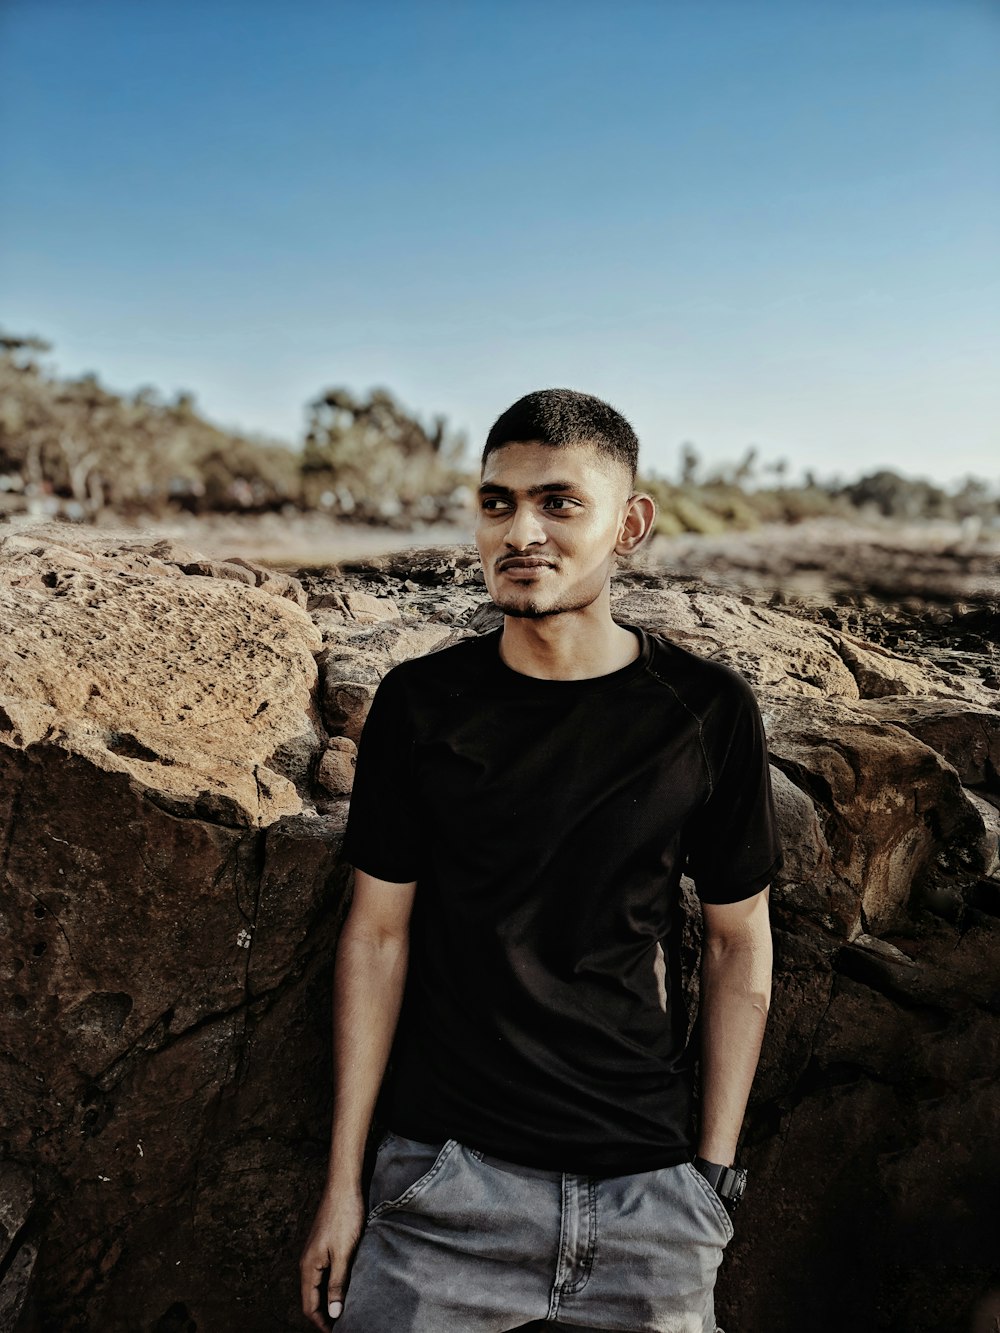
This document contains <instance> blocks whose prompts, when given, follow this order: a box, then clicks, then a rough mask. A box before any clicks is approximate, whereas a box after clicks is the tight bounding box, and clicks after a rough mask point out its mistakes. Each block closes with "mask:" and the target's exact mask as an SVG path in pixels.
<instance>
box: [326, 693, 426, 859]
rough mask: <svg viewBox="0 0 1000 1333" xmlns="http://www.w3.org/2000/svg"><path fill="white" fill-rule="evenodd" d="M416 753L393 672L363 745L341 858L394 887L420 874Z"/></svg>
mask: <svg viewBox="0 0 1000 1333" xmlns="http://www.w3.org/2000/svg"><path fill="white" fill-rule="evenodd" d="M413 748H414V735H413V725H412V721H411V719H410V716H409V710H408V708H407V702H406V691H405V688H404V686H403V683H402V681H401V679H400V677H399V676H398V675H397V674H396V671H395V670H393V671H389V672H388V673H387V674H386V676H385V677H384V678H383V680H382V681H381V683H380V684H379V686H378V689H377V690H376V691H375V696H374V698H373V699H372V703H371V707H370V708H369V710H368V716H367V718H366V719H365V724H364V727H363V728H362V731H361V737H360V739H359V741H358V758H357V766H356V768H355V771H354V788H353V790H352V793H351V804H350V808H349V810H348V815H347V828H346V829H345V831H344V842H343V846H342V849H341V854H342V856H343V858H344V860H345V861H348V862H349V863H350V864H351V865H352V866H354V867H356V868H357V869H358V870H364V871H366V872H367V873H368V874H369V875H374V876H375V878H376V879H385V880H389V881H391V882H392V883H394V884H410V883H412V882H413V881H414V880H415V879H417V877H418V871H419V860H420V858H419V849H420V837H419V825H420V822H421V821H420V819H419V813H418V809H417V802H416V796H415V789H414V784H413V780H412V772H413Z"/></svg>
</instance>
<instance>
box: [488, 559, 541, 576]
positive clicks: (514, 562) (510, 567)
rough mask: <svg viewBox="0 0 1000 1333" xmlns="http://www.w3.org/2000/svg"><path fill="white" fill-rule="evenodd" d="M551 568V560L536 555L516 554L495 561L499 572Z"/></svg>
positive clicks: (506, 572) (514, 572) (521, 571)
mask: <svg viewBox="0 0 1000 1333" xmlns="http://www.w3.org/2000/svg"><path fill="white" fill-rule="evenodd" d="M551 568H552V561H551V560H541V559H539V557H538V556H518V557H516V558H514V559H508V560H500V561H498V562H497V569H498V570H499V571H500V573H501V574H519V573H524V574H526V573H530V571H531V570H534V569H551Z"/></svg>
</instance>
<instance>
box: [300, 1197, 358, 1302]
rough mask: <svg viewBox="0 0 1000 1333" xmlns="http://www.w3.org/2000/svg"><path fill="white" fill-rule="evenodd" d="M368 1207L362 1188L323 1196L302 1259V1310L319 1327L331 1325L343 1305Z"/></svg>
mask: <svg viewBox="0 0 1000 1333" xmlns="http://www.w3.org/2000/svg"><path fill="white" fill-rule="evenodd" d="M364 1221H365V1211H364V1203H363V1201H362V1198H361V1192H360V1190H359V1191H348V1192H346V1193H339V1194H335V1195H333V1196H324V1199H323V1202H322V1203H321V1204H320V1206H319V1209H318V1210H317V1213H316V1217H315V1219H314V1221H313V1225H312V1231H311V1232H310V1233H309V1239H308V1240H307V1241H306V1247H305V1249H304V1250H303V1251H302V1258H301V1259H300V1260H299V1271H300V1272H301V1274H302V1313H303V1314H304V1315H305V1317H306V1318H307V1319H308V1320H309V1322H310V1323H312V1324H315V1325H316V1327H317V1328H322V1329H328V1328H329V1327H330V1322H329V1320H328V1319H327V1318H326V1317H325V1316H326V1314H329V1316H330V1319H338V1318H339V1317H340V1314H341V1312H342V1311H343V1308H344V1292H345V1290H346V1288H347V1273H348V1270H349V1268H350V1266H351V1260H352V1259H353V1258H354V1251H355V1250H356V1249H357V1246H358V1241H359V1240H360V1238H361V1229H362V1227H363V1226H364Z"/></svg>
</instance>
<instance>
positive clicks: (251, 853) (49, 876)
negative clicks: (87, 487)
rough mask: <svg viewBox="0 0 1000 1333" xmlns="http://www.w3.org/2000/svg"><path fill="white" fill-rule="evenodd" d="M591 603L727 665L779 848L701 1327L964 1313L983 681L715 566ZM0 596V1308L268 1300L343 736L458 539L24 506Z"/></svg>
mask: <svg viewBox="0 0 1000 1333" xmlns="http://www.w3.org/2000/svg"><path fill="white" fill-rule="evenodd" d="M615 597H616V615H617V616H618V618H619V619H621V620H623V621H630V622H632V623H641V624H643V625H645V626H647V627H649V628H651V629H654V630H657V631H661V632H663V633H665V634H667V635H668V636H669V637H671V638H673V639H674V640H675V641H677V642H680V643H683V644H685V645H686V646H689V647H692V648H693V649H695V650H696V651H699V652H702V653H705V654H707V655H710V656H715V657H717V658H719V659H720V660H724V661H727V662H729V663H731V664H733V665H735V666H737V667H738V668H739V669H740V670H742V671H743V672H744V673H745V674H746V675H747V676H748V678H749V679H750V680H751V682H752V683H753V684H754V686H755V687H756V689H757V692H758V696H759V698H760V700H761V704H762V708H763V712H764V715H765V721H766V725H767V728H768V733H769V739H770V744H771V752H772V761H773V778H774V787H775V796H776V801H777V807H778V812H779V818H780V822H781V826H782V832H783V837H784V841H785V846H786V853H787V862H786V866H785V869H784V871H783V873H782V876H781V879H780V880H779V882H778V883H777V884H776V885H775V887H774V905H775V935H776V957H777V972H776V983H775V997H774V1004H773V1009H772V1017H771V1022H770V1025H769V1030H768V1037H767V1043H766V1048H765V1052H764V1057H763V1059H762V1064H761V1069H760V1073H759V1076H758V1080H757V1084H756V1087H755V1093H754V1101H753V1106H752V1109H751V1112H750V1115H749V1117H748V1124H747V1133H746V1155H747V1158H748V1161H749V1164H750V1166H751V1169H752V1175H753V1180H754V1187H753V1189H752V1190H751V1192H750V1194H749V1196H748V1199H747V1202H746V1203H745V1205H744V1209H743V1211H742V1212H741V1213H740V1214H739V1215H738V1217H737V1236H736V1239H735V1240H734V1242H733V1244H732V1246H731V1249H730V1256H729V1261H728V1263H727V1265H726V1266H725V1269H724V1276H723V1279H722V1281H721V1284H720V1295H719V1305H720V1319H721V1322H722V1323H723V1324H724V1325H725V1326H727V1327H730V1326H731V1327H734V1328H741V1329H743V1330H744V1333H754V1331H755V1330H764V1329H767V1330H768V1331H769V1333H782V1331H783V1330H789V1331H790V1330H792V1329H798V1328H800V1327H803V1326H806V1327H809V1328H811V1329H814V1330H830V1331H831V1333H833V1331H834V1330H836V1331H837V1333H841V1330H843V1329H847V1328H850V1329H855V1330H866V1329H873V1330H874V1329H889V1330H898V1331H899V1333H903V1331H904V1330H905V1333H931V1330H934V1333H937V1330H940V1329H942V1328H946V1327H947V1328H962V1327H965V1326H967V1321H968V1319H969V1318H971V1310H972V1303H973V1302H974V1300H975V1299H976V1298H977V1295H978V1293H979V1292H980V1291H981V1290H983V1289H984V1288H985V1286H986V1284H987V1282H988V1279H989V1276H990V1273H991V1271H992V1266H993V1265H994V1264H995V1262H996V1252H997V1251H996V1247H995V1241H996V1228H995V1223H994V1221H993V1214H994V1212H995V1209H993V1207H992V1199H993V1198H994V1197H995V1194H996V1190H997V1187H998V1185H1000V1162H998V1160H997V1157H998V1154H997V1150H996V1149H995V1147H994V1144H993V1140H994V1137H995V1134H994V1129H995V1113H996V1104H997V1102H996V1095H997V1084H996V1079H997V1074H996V1071H997V1067H998V1060H997V1056H998V1054H1000V1051H998V1046H1000V989H998V983H997V980H996V978H997V977H998V975H1000V970H998V963H1000V945H998V942H1000V927H998V922H997V915H998V913H1000V880H998V879H997V877H996V876H997V851H996V849H997V831H998V827H1000V816H998V813H997V807H998V805H1000V710H998V708H997V704H998V702H1000V699H998V695H997V693H996V691H992V690H990V689H989V688H987V687H986V686H985V685H983V684H982V683H981V682H980V681H978V680H976V679H974V678H971V677H968V676H965V675H961V674H956V673H951V672H949V671H948V670H947V669H945V668H944V667H942V666H941V665H939V664H938V665H935V664H932V663H927V662H922V661H921V660H920V659H919V658H918V657H915V656H914V655H913V654H909V655H907V656H906V657H905V658H903V657H897V656H895V655H894V654H893V653H892V652H891V651H888V650H887V649H885V648H884V647H881V646H879V645H873V644H869V643H866V642H865V641H864V640H863V639H862V638H860V637H859V636H858V635H857V634H854V633H849V632H847V631H844V630H841V629H838V628H836V627H834V626H831V625H828V624H824V623H821V622H819V623H818V622H815V621H813V620H806V619H800V618H798V617H796V616H794V615H792V614H789V613H787V612H785V611H782V610H780V609H776V608H774V607H771V606H768V605H767V604H766V602H764V601H758V600H756V599H754V598H753V597H752V596H750V595H749V594H747V595H744V596H743V597H741V596H739V595H732V594H726V593H722V592H719V591H712V590H709V589H706V588H705V587H704V586H702V585H699V584H695V583H693V582H690V581H688V582H683V581H679V580H678V581H672V580H666V579H664V577H663V576H662V575H661V574H658V573H657V572H656V571H655V570H652V569H646V570H635V571H631V572H626V573H624V574H623V575H622V577H621V578H620V579H619V581H618V584H617V587H616V594H615ZM0 614H2V616H3V625H4V630H5V633H4V636H3V638H2V640H0V830H2V843H0V858H2V862H0V863H2V866H3V880H2V883H0V894H2V897H0V971H2V975H3V979H4V991H3V993H4V995H5V997H6V999H5V1001H4V1011H3V1015H2V1018H0V1071H2V1072H0V1253H4V1254H5V1255H6V1257H5V1258H0V1329H4V1328H8V1329H14V1328H15V1327H16V1328H17V1329H18V1333H32V1331H39V1333H41V1331H44V1333H48V1331H49V1330H56V1329H58V1330H60V1331H62V1330H83V1329H101V1330H109V1331H111V1333H114V1331H115V1330H133V1329H135V1330H143V1331H144V1333H146V1331H148V1333H174V1331H175V1330H200V1331H201V1333H230V1330H233V1333H235V1330H236V1329H239V1330H241V1331H242V1333H255V1331H257V1330H259V1333H265V1330H274V1329H281V1328H287V1329H295V1328H300V1327H302V1326H303V1325H302V1323H301V1321H300V1318H299V1316H298V1315H297V1312H296V1311H297V1296H296V1271H295V1270H296V1263H297V1255H298V1251H299V1248H300V1246H301V1243H302V1241H303V1239H304V1235H305V1231H306V1229H307V1227H308V1222H309V1219H310V1217H311V1212H312V1208H313V1206H314V1202H315V1198H316V1194H317V1192H318V1189H319V1186H320V1183H321V1179H322V1172H323V1166H324V1160H325V1146H326V1144H325V1140H326V1134H327V1130H328V1116H329V1099H330V1067H329V1055H328V1049H329V998H328V997H329V981H330V972H331V961H332V951H333V946H334V943H335V939H336V933H337V929H338V926H339V923H340V920H341V919H342V914H343V910H344V897H345V888H346V885H345V877H344V874H343V872H342V868H341V867H340V865H339V862H338V848H339V838H340V833H341V831H342V828H343V822H344V817H345V814H346V809H347V798H348V796H349V792H350V785H351V778H352V772H353V760H354V754H355V746H356V742H357V739H358V736H359V735H360V730H361V726H362V725H363V721H364V716H365V713H366V711H367V707H368V704H369V702H370V699H371V696H372V694H373V692H374V689H375V688H376V686H377V684H378V681H379V680H380V679H381V676H382V675H383V674H384V672H385V671H386V670H387V669H388V668H389V667H390V666H391V665H392V664H393V663H395V662H397V661H401V660H403V659H404V658H406V657H409V656H412V655H414V654H416V653H423V652H427V651H431V650H433V649H434V648H436V647H440V646H443V645H444V644H446V643H448V642H449V641H452V640H453V639H454V638H456V637H459V636H462V635H465V634H469V633H475V632H478V631H480V630H482V629H485V628H487V627H488V626H489V625H490V624H492V623H495V620H496V613H495V611H494V609H493V608H492V607H491V606H490V605H489V603H488V602H486V601H485V598H484V592H483V589H482V586H481V582H480V580H479V577H478V575H477V571H476V562H475V559H474V555H473V553H472V552H471V551H470V550H468V549H466V548H452V549H449V550H445V551H435V552H425V553H421V552H406V553H402V554H399V555H395V556H391V557H385V558H381V559H375V560H371V561H369V562H367V563H364V564H361V565H358V566H348V565H344V566H342V567H341V568H340V569H339V570H303V571H300V572H299V576H298V578H291V577H289V576H288V575H281V574H276V573H274V572H273V571H269V570H266V569H264V568H262V567H258V566H255V565H254V564H253V563H252V562H248V561H219V560H214V561H209V560H206V559H205V558H203V557H201V556H200V555H199V554H198V553H197V552H193V551H190V550H186V549H182V548H180V547H178V546H177V545H176V544H173V543H170V542H167V541H158V542H155V541H149V540H144V539H143V538H141V537H134V538H130V539H128V540H124V539H122V538H121V537H111V536H104V537H99V536H96V535H94V534H84V533H81V532H78V531H76V530H73V529H70V528H68V527H67V526H66V525H54V526H51V527H48V528H40V529H37V530H32V531H29V532H22V533H20V534H19V535H18V536H16V537H8V538H6V539H4V540H2V541H0ZM696 938H697V932H696V931H693V932H692V941H691V946H690V947H691V948H692V950H693V949H695V948H696ZM846 1275H849V1280H848V1278H847V1276H846ZM984 1308H985V1307H984Z"/></svg>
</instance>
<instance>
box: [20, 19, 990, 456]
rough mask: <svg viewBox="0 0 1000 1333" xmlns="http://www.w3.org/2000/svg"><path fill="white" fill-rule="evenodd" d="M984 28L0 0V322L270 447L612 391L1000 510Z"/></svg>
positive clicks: (654, 445)
mask: <svg viewBox="0 0 1000 1333" xmlns="http://www.w3.org/2000/svg"><path fill="white" fill-rule="evenodd" d="M998 145H1000V3H998V0H729V2H726V0H461V2H460V0H450V2H444V0H409V2H408V3H391V2H390V0H363V2H359V3H346V2H345V0H327V2H326V3H320V2H319V0H316V2H315V3H309V2H307V0H272V2H271V3H262V2H261V0H86V2H84V0H72V3H65V2H60V0H0V191H2V200H0V321H2V324H3V326H4V327H5V328H6V329H7V330H9V331H13V332H17V333H25V332H34V333H37V334H40V335H42V336H44V337H46V338H48V339H49V340H50V341H52V342H53V343H54V344H55V348H54V352H53V355H52V360H53V361H54V363H55V365H56V366H58V368H59V369H60V370H62V371H64V372H67V373H72V374H78V373H81V372H83V371H85V370H95V371H97V372H98V373H99V374H100V376H101V378H102V379H103V380H104V381H105V382H106V383H108V384H110V385H111V386H112V387H113V388H116V389H123V390H129V389H134V388H136V387H138V386H139V385H141V384H154V385H156V386H157V387H159V388H160V389H161V390H163V391H164V392H166V393H172V392H174V391H175V390H177V389H179V388H186V389H190V390H192V391H193V392H194V393H195V395H196V397H197V400H198V403H199V405H200V406H201V408H202V410H203V411H205V412H206V414H207V415H209V416H210V417H212V418H214V419H215V420H218V421H220V422H222V423H224V424H228V425H237V426H240V427H242V428H243V429H247V430H256V431H262V432H266V433H269V434H272V435H276V436H279V437H282V438H284V439H286V440H289V441H291V442H294V441H297V439H298V438H299V437H300V435H301V431H302V424H303V420H304V405H305V403H306V402H307V400H308V399H309V398H311V397H313V396H315V395H316V394H317V393H318V392H319V391H320V390H321V389H322V388H324V387H326V386H329V385H333V384H342V385H347V386H349V387H351V388H352V389H354V390H357V391H362V390H365V389H367V388H369V387H370V386H372V385H376V384H382V385H386V386H387V387H389V388H390V389H392V390H393V391H394V392H395V393H396V394H397V395H398V396H399V397H400V398H401V399H402V400H403V402H404V403H405V404H406V405H407V406H408V407H410V408H411V409H413V410H414V411H415V412H417V413H418V414H419V415H423V416H426V417H430V416H431V415H432V414H433V413H435V412H439V411H440V412H444V413H446V414H447V416H448V417H449V419H450V420H451V422H452V423H453V424H454V425H455V426H457V427H462V428H464V429H465V430H467V431H468V433H469V435H470V438H471V440H472V442H473V444H475V445H478V444H479V443H481V441H482V438H483V436H484V434H485V432H486V430H487V429H488V427H489V424H490V422H491V421H492V420H493V418H494V417H495V416H496V415H497V414H498V413H499V412H500V411H501V410H502V409H503V408H504V407H506V406H507V405H508V404H509V403H510V402H511V401H512V400H513V399H514V398H516V397H518V396H520V394H522V393H524V392H527V391H528V390H529V389H534V388H539V387H543V386H546V385H566V386H569V387H573V388H581V389H586V390H588V391H590V392H593V393H597V394H599V395H601V396H602V397H605V398H608V399H609V400H610V401H611V402H613V403H614V404H615V405H616V406H617V407H619V408H620V409H621V410H622V411H624V412H625V414H626V415H627V416H628V417H629V418H630V419H631V420H632V422H633V424H634V425H635V426H636V428H637V430H638V431H639V435H640V439H641V440H642V443H643V451H644V455H645V462H646V464H647V466H651V467H653V468H654V469H656V470H657V471H660V472H662V473H665V474H668V475H672V474H674V473H675V472H676V470H677V466H678V458H679V451H680V446H681V444H682V442H684V441H686V440H690V441H693V442H694V443H695V445H696V447H697V448H698V449H699V451H700V452H701V453H702V455H703V456H704V457H705V458H706V459H707V460H709V461H710V462H721V461H724V460H735V459H736V458H737V457H738V456H739V455H740V454H741V453H742V452H743V451H744V449H745V448H746V447H747V446H748V445H749V444H751V443H752V444H756V445H757V446H758V448H759V449H760V452H761V454H762V455H763V457H764V458H766V459H772V460H773V459H777V458H779V457H784V458H786V459H788V460H789V463H790V464H791V465H792V467H793V469H795V470H799V469H802V468H807V467H810V468H813V469H815V470H817V471H818V472H819V473H820V474H822V475H824V476H829V475H831V474H834V473H839V474H841V475H844V476H847V475H852V474H855V473H857V472H859V471H861V470H871V469H872V468H874V467H876V466H879V465H886V466H893V467H896V468H898V469H900V470H903V471H906V472H909V473H911V474H924V475H929V476H934V477H937V478H939V479H942V480H946V481H947V480H951V479H953V478H957V477H958V476H960V475H961V474H963V473H966V472H976V473H979V474H981V475H983V476H985V477H987V478H989V479H991V480H993V481H994V482H1000V410H998V409H1000V331H998V330H1000V147H998Z"/></svg>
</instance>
